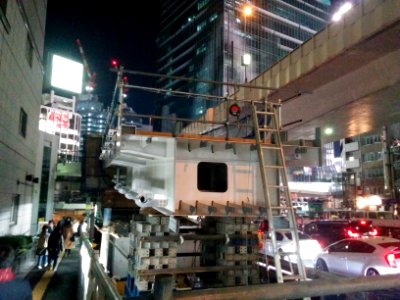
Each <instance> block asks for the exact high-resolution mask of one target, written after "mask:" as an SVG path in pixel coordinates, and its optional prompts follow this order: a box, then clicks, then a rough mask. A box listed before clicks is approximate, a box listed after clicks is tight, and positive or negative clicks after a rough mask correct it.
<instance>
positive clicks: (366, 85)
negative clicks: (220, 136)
mask: <svg viewBox="0 0 400 300" xmlns="http://www.w3.org/2000/svg"><path fill="white" fill-rule="evenodd" d="M399 32H400V1H398V0H385V1H383V0H365V1H360V3H359V4H358V5H356V6H354V7H353V9H352V10H351V11H350V12H349V13H348V14H346V15H345V16H344V18H343V19H342V20H341V21H339V22H337V23H331V24H329V25H328V26H327V27H326V28H325V29H324V30H322V31H320V32H319V33H317V34H316V35H315V36H314V37H312V38H311V39H310V40H308V41H307V42H305V43H304V44H303V45H301V46H300V47H299V48H297V49H296V50H294V51H293V52H291V53H290V54H289V55H287V56H286V57H284V58H283V59H281V60H280V61H279V62H277V63H276V64H275V65H273V66H272V67H271V68H269V69H268V70H266V71H265V72H264V73H262V74H260V75H259V76H258V77H257V78H255V79H254V80H252V81H251V82H250V84H251V85H255V86H264V87H271V88H274V89H276V90H272V91H268V90H260V89H255V88H253V89H252V88H246V87H241V88H239V89H238V92H237V94H236V95H237V97H238V98H247V99H260V98H265V97H268V100H270V101H274V102H278V101H281V102H282V104H283V106H282V124H283V129H284V130H287V131H288V138H289V140H295V139H300V138H303V139H314V137H315V128H324V127H325V126H331V127H335V131H334V134H333V135H331V136H330V137H325V140H324V142H329V141H334V140H338V139H340V138H343V137H347V136H354V135H358V134H362V133H365V132H368V131H371V130H373V129H375V128H378V127H380V126H382V125H384V124H391V123H394V122H397V121H398V120H399V119H400V115H399V114H400V112H399V111H400V109H399V108H400V103H399V101H398V95H399V94H400V93H399V92H400V84H399V81H400V69H399V68H398V62H399V61H400V39H399ZM223 111H224V109H221V108H220V107H217V108H214V109H211V110H210V111H208V113H207V114H206V116H207V119H213V120H221V119H223V118H222V116H221V112H223ZM194 126H197V125H196V124H193V127H194ZM192 129H193V131H196V130H195V128H192ZM187 131H191V130H190V128H188V129H187Z"/></svg>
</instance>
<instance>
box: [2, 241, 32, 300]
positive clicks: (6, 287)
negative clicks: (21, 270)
mask: <svg viewBox="0 0 400 300" xmlns="http://www.w3.org/2000/svg"><path fill="white" fill-rule="evenodd" d="M14 258H15V253H14V249H13V248H12V247H10V246H8V245H0V299H1V300H3V299H6V300H13V299H15V300H17V299H18V300H32V289H31V286H30V284H29V282H28V281H27V280H25V279H18V278H15V274H14V273H13V271H12V266H13V262H14Z"/></svg>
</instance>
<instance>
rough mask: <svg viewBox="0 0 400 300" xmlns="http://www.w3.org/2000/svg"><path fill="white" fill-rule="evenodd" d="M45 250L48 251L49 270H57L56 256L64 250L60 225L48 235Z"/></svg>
mask: <svg viewBox="0 0 400 300" xmlns="http://www.w3.org/2000/svg"><path fill="white" fill-rule="evenodd" d="M47 248H48V251H49V263H50V269H51V270H54V271H55V270H56V268H57V262H58V256H59V255H60V252H62V251H63V249H64V241H63V236H62V232H61V224H60V223H58V224H57V226H56V227H55V228H54V230H53V232H52V233H51V234H50V236H49V241H48V243H47Z"/></svg>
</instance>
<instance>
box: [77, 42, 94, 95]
mask: <svg viewBox="0 0 400 300" xmlns="http://www.w3.org/2000/svg"><path fill="white" fill-rule="evenodd" d="M76 44H77V45H78V47H79V52H80V54H81V57H82V61H83V66H84V67H85V70H86V74H87V76H88V81H87V84H86V87H85V89H86V92H88V93H89V94H90V93H91V92H93V90H94V88H95V87H96V72H93V73H92V72H91V71H90V68H89V64H88V62H87V59H86V55H85V51H84V50H83V47H82V44H81V41H80V39H76Z"/></svg>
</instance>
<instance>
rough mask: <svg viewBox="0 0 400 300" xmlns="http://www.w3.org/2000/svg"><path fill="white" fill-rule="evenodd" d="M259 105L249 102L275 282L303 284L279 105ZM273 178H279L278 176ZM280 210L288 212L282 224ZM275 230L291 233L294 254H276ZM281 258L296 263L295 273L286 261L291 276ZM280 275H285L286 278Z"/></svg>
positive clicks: (303, 274) (302, 266)
mask: <svg viewBox="0 0 400 300" xmlns="http://www.w3.org/2000/svg"><path fill="white" fill-rule="evenodd" d="M262 105H263V106H264V107H263V108H261V109H262V110H260V108H259V109H257V105H256V103H254V102H253V103H252V113H253V125H254V133H255V138H256V147H257V152H258V157H259V164H260V171H261V179H262V184H263V190H264V199H265V204H266V207H267V217H268V225H269V233H270V235H271V242H272V248H273V249H272V250H273V253H274V263H275V269H276V276H277V281H278V283H283V282H285V281H293V280H300V281H305V280H306V279H307V275H306V271H305V268H304V264H303V262H302V260H301V258H300V248H299V236H298V232H297V227H296V218H295V211H294V208H293V206H292V201H291V199H290V193H289V187H288V179H287V174H286V165H285V157H284V152H283V147H282V141H281V136H280V120H279V109H280V105H279V104H274V103H268V102H265V103H264V104H262ZM260 121H262V122H261V123H263V124H262V125H260ZM268 134H269V136H270V138H271V142H267V135H268ZM267 153H269V155H270V156H269V158H270V159H269V160H268V162H266V159H265V157H264V156H265V155H267ZM271 172H272V173H271ZM276 175H278V177H277V176H276ZM279 179H280V180H279ZM273 192H275V194H274V195H275V196H276V197H275V198H276V203H277V204H275V203H273V202H272V195H271V194H272V193H273ZM282 195H283V197H284V198H285V200H286V207H282V206H280V199H281V196H282ZM282 210H286V211H287V220H286V221H285V222H281V221H282V220H283V219H284V218H283V217H282V215H281V212H282ZM287 221H288V222H287ZM284 223H286V224H284ZM276 231H280V232H282V233H290V234H291V236H292V241H293V242H294V247H295V249H294V251H293V252H291V253H284V252H282V251H279V249H278V247H277V240H276V234H275V233H276ZM284 257H294V258H295V260H296V262H297V270H295V268H293V266H292V263H291V261H290V259H289V268H290V271H289V274H291V275H286V274H287V273H288V272H287V271H286V270H282V263H281V260H282V259H283V258H284ZM283 273H285V275H284V274H283Z"/></svg>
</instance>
